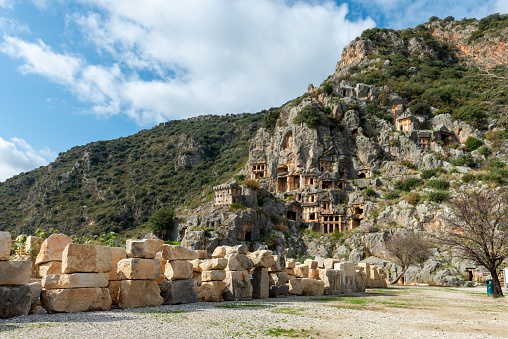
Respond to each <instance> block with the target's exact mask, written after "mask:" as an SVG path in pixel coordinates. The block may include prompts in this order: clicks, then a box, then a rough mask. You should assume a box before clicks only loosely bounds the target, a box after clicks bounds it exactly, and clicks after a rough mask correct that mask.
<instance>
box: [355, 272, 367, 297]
mask: <svg viewBox="0 0 508 339" xmlns="http://www.w3.org/2000/svg"><path fill="white" fill-rule="evenodd" d="M355 284H356V289H355V290H356V292H365V272H363V271H361V270H357V271H356V277H355Z"/></svg>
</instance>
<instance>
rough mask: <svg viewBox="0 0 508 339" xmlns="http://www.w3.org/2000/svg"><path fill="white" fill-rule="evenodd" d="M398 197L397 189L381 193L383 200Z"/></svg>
mask: <svg viewBox="0 0 508 339" xmlns="http://www.w3.org/2000/svg"><path fill="white" fill-rule="evenodd" d="M399 197H400V194H399V192H397V191H388V192H385V194H383V198H385V200H395V199H398V198H399Z"/></svg>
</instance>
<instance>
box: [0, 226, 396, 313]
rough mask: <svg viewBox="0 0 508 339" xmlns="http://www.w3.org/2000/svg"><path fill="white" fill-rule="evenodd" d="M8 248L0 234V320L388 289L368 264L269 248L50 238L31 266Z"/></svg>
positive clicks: (382, 275) (378, 270) (5, 237)
mask: <svg viewBox="0 0 508 339" xmlns="http://www.w3.org/2000/svg"><path fill="white" fill-rule="evenodd" d="M40 240H42V239H40ZM30 246H32V245H30ZM30 246H29V247H30ZM37 249H38V247H37ZM10 250H11V236H10V233H8V232H0V305H1V307H0V318H10V317H15V316H20V315H27V314H29V313H37V314H41V313H59V312H85V311H103V310H109V309H111V308H131V307H148V306H159V305H163V304H164V305H175V304H187V303H195V302H198V301H199V302H221V301H225V300H226V301H236V300H252V299H265V298H284V297H286V296H287V295H338V294H343V293H355V292H365V288H374V287H376V288H379V287H386V277H387V274H386V272H385V271H384V269H381V268H377V267H374V266H370V265H369V264H367V263H360V264H358V266H355V265H354V264H352V263H346V262H340V261H339V260H337V259H331V258H327V259H323V258H316V259H315V260H311V259H308V260H306V261H305V262H304V263H303V264H301V263H298V262H296V261H295V259H292V258H284V257H283V256H280V255H274V254H273V252H272V251H270V250H259V251H255V252H249V251H248V247H247V246H246V245H237V246H219V247H217V248H216V249H215V250H214V252H213V253H212V254H211V255H210V254H209V253H207V252H206V251H204V250H198V251H194V250H191V249H188V248H185V247H181V246H175V245H167V244H164V243H163V241H162V240H158V239H144V240H127V243H126V248H124V247H106V246H99V245H93V244H75V243H72V240H71V238H70V237H68V236H66V235H64V234H52V235H51V236H50V237H48V238H47V239H45V240H44V241H43V242H42V245H40V250H39V253H38V254H37V256H36V258H35V259H34V262H33V263H32V261H29V260H16V261H14V260H13V261H11V257H10ZM32 252H33V251H32ZM25 258H27V257H25ZM12 259H16V258H14V257H13V258H12ZM27 259H29V258H27ZM32 265H35V267H36V269H34V270H33V269H32Z"/></svg>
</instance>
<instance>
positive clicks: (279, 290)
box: [270, 285, 289, 298]
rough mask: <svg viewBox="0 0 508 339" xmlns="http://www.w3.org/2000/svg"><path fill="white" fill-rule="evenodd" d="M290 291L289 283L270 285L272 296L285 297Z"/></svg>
mask: <svg viewBox="0 0 508 339" xmlns="http://www.w3.org/2000/svg"><path fill="white" fill-rule="evenodd" d="M288 293H289V286H288V285H281V286H277V285H273V286H270V298H284V297H286V296H287V295H288Z"/></svg>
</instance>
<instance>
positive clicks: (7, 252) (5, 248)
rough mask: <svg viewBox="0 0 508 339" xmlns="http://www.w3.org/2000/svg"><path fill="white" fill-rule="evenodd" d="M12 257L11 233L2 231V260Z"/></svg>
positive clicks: (0, 236)
mask: <svg viewBox="0 0 508 339" xmlns="http://www.w3.org/2000/svg"><path fill="white" fill-rule="evenodd" d="M10 257H11V234H10V233H9V232H0V261H3V260H9V259H10Z"/></svg>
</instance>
